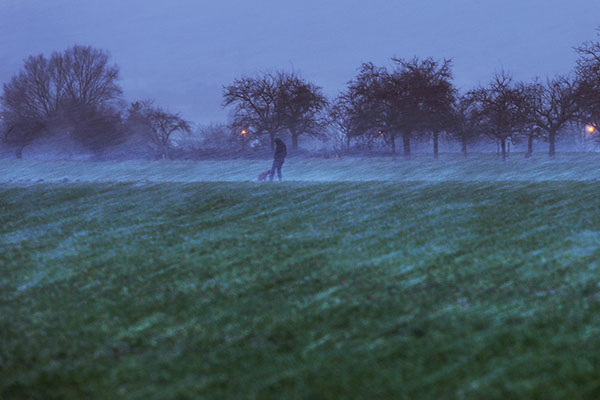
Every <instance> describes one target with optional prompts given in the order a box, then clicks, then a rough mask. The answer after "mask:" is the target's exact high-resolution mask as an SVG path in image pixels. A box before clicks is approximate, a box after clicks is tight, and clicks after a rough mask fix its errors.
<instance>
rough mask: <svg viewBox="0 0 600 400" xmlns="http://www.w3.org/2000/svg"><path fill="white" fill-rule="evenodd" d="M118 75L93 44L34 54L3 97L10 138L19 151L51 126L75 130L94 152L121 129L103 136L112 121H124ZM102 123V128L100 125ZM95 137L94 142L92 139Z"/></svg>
mask: <svg viewBox="0 0 600 400" xmlns="http://www.w3.org/2000/svg"><path fill="white" fill-rule="evenodd" d="M118 75H119V69H118V67H117V66H116V65H111V64H110V63H109V55H108V54H107V53H106V52H104V51H102V50H98V49H94V48H92V47H85V46H73V47H71V48H69V49H67V50H65V51H64V52H55V53H53V54H52V55H51V56H50V58H49V59H47V58H46V57H45V56H43V55H38V56H31V57H29V58H28V59H27V60H25V64H24V66H23V69H22V70H21V71H20V72H19V73H18V74H17V75H15V76H13V77H12V79H11V80H10V82H8V83H6V84H4V86H3V91H2V96H0V104H1V106H2V114H3V115H4V116H5V121H6V127H7V128H6V131H5V134H4V139H5V141H8V142H10V143H12V144H14V145H16V146H17V154H18V155H20V154H21V152H22V150H23V147H25V146H27V145H28V144H30V143H31V142H32V141H33V140H35V139H36V138H37V137H39V136H40V135H41V134H43V133H44V132H49V131H50V130H52V129H62V130H65V131H72V132H73V137H74V138H76V139H81V141H82V143H84V144H86V145H88V146H90V147H91V148H92V149H94V150H96V149H99V148H102V147H103V146H105V145H108V144H110V143H111V141H112V139H113V138H114V137H115V135H114V132H116V131H117V130H118V129H117V127H116V126H113V127H112V128H111V129H109V131H110V132H111V133H110V134H109V135H107V136H106V137H104V138H103V137H102V135H103V132H106V128H107V126H108V125H109V124H111V123H119V122H120V121H118V118H117V117H118V114H119V112H118V110H117V108H118V106H119V100H120V95H121V88H120V87H119V86H118V84H117V79H118ZM82 116H85V118H82ZM86 121H87V123H86ZM98 125H102V129H95V126H98ZM113 128H114V129H113ZM92 131H93V134H91V133H90V132H92ZM91 136H93V137H94V138H95V140H89V139H90V137H91ZM96 139H97V140H96Z"/></svg>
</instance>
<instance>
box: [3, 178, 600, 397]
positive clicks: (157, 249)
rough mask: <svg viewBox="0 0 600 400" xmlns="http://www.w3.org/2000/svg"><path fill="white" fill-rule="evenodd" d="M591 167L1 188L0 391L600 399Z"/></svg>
mask: <svg viewBox="0 0 600 400" xmlns="http://www.w3.org/2000/svg"><path fill="white" fill-rule="evenodd" d="M599 205H600V185H598V184H597V183H595V182H593V181H588V182H583V181H579V182H576V181H559V182H535V183H526V182H520V183H519V182H329V183H319V182H287V183H286V182H284V183H282V184H258V183H251V182H246V183H243V182H220V183H219V182H206V183H173V182H170V183H107V182H105V183H66V184H58V183H41V184H22V183H21V184H15V183H8V184H7V183H5V184H3V185H0V398H2V399H21V398H36V399H53V398H57V399H59V398H60V399H63V398H85V399H91V398H98V399H107V398H131V399H152V398H156V399H164V398H244V399H246V398H247V399H253V398H261V399H263V398H272V399H287V398H307V399H308V398H310V399H335V398H364V399H375V398H406V399H416V398H423V399H442V398H448V399H454V398H457V399H482V398H485V399H511V398H527V399H536V398H537V399H597V398H600V352H599V351H598V349H599V348H600V286H599V270H600V261H599V260H600V246H599V243H600V228H599V227H600V213H599V212H598V207H599Z"/></svg>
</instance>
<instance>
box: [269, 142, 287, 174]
mask: <svg viewBox="0 0 600 400" xmlns="http://www.w3.org/2000/svg"><path fill="white" fill-rule="evenodd" d="M286 155H287V148H286V147H285V143H283V140H281V139H279V138H277V139H275V156H274V157H273V166H272V167H271V172H270V173H269V181H271V182H272V181H273V175H275V170H277V177H278V178H279V182H281V166H282V165H283V162H284V161H285V156H286Z"/></svg>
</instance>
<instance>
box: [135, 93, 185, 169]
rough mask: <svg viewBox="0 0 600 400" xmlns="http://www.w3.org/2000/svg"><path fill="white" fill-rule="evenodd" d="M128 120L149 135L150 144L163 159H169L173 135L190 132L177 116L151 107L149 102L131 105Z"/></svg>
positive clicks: (182, 120) (183, 121)
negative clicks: (139, 126)
mask: <svg viewBox="0 0 600 400" xmlns="http://www.w3.org/2000/svg"><path fill="white" fill-rule="evenodd" d="M128 120H130V121H135V123H136V124H139V125H141V126H142V127H143V128H144V129H143V132H145V133H146V134H148V135H149V137H150V140H151V142H152V143H153V144H154V145H155V146H156V148H157V150H158V151H160V153H161V155H162V157H163V158H165V159H167V158H169V148H170V146H171V139H172V136H173V134H174V133H176V132H181V133H187V134H189V133H190V132H191V127H190V124H189V122H188V121H186V120H184V119H183V118H181V116H180V115H179V114H174V113H170V112H167V111H165V110H163V109H162V108H160V107H156V106H153V105H152V103H151V102H149V101H145V102H136V103H133V104H132V105H131V107H130V108H129V118H128Z"/></svg>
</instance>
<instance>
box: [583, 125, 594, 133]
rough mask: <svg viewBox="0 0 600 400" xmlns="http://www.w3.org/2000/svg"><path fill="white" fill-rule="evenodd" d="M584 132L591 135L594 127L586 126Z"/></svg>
mask: <svg viewBox="0 0 600 400" xmlns="http://www.w3.org/2000/svg"><path fill="white" fill-rule="evenodd" d="M585 131H586V132H587V133H589V134H590V135H591V134H592V133H594V132H596V127H595V126H594V125H586V126H585Z"/></svg>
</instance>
